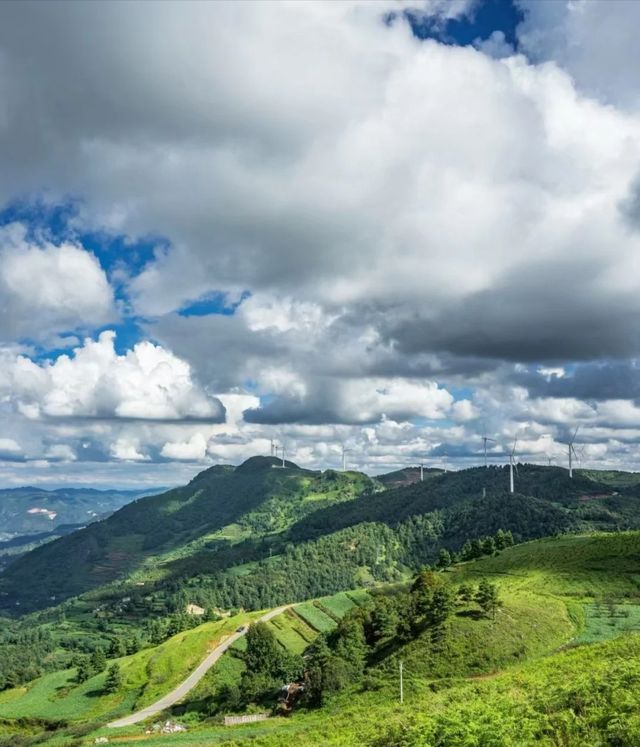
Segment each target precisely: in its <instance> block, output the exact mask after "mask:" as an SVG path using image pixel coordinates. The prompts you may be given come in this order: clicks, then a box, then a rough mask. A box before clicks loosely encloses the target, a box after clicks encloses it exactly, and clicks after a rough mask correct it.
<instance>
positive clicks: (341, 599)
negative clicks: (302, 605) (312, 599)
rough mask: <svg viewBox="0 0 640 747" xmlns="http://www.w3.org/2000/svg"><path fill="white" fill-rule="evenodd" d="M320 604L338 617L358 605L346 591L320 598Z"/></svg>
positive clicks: (333, 615)
mask: <svg viewBox="0 0 640 747" xmlns="http://www.w3.org/2000/svg"><path fill="white" fill-rule="evenodd" d="M318 605H319V606H320V607H321V608H322V609H323V610H324V611H326V612H328V613H329V615H331V616H332V617H337V618H341V617H344V615H346V614H347V612H348V611H349V610H350V609H353V607H356V606H357V605H356V602H355V601H354V600H353V599H352V598H351V597H350V596H349V595H348V594H347V593H346V592H344V591H343V592H340V593H339V594H334V595H333V596H330V597H322V598H321V599H318Z"/></svg>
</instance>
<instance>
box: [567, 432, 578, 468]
mask: <svg viewBox="0 0 640 747" xmlns="http://www.w3.org/2000/svg"><path fill="white" fill-rule="evenodd" d="M579 427H580V426H578V427H577V428H576V429H575V431H574V432H573V438H572V439H571V440H570V441H569V443H568V444H567V446H568V449H569V477H570V478H572V479H573V457H575V458H576V459H577V458H578V455H577V454H576V450H575V449H574V448H573V444H574V443H575V441H576V436H577V435H578V428H579Z"/></svg>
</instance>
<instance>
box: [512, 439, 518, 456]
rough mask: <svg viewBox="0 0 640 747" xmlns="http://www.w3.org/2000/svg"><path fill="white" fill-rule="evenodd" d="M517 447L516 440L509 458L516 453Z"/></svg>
mask: <svg viewBox="0 0 640 747" xmlns="http://www.w3.org/2000/svg"><path fill="white" fill-rule="evenodd" d="M517 445H518V439H517V438H516V440H515V441H514V442H513V449H511V456H513V455H514V454H515V453H516V446H517Z"/></svg>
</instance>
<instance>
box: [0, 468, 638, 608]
mask: <svg viewBox="0 0 640 747" xmlns="http://www.w3.org/2000/svg"><path fill="white" fill-rule="evenodd" d="M598 474H599V473H597V472H589V473H582V472H576V473H575V475H574V478H573V479H569V477H568V474H567V472H566V470H563V469H561V468H558V467H540V466H536V465H520V466H519V475H518V479H517V483H516V485H517V488H518V491H519V492H518V493H515V494H513V495H511V494H509V493H508V492H507V491H506V488H507V486H508V471H507V470H506V469H505V468H503V467H489V468H488V469H484V468H472V469H468V470H461V471H458V472H449V473H442V472H439V471H433V472H431V473H428V475H429V476H428V478H427V479H425V480H424V482H420V481H417V482H412V483H410V484H406V482H407V480H409V479H415V480H419V473H418V471H417V470H400V471H399V472H398V473H390V474H389V475H385V476H383V480H382V481H381V480H378V479H376V478H370V477H368V476H366V475H364V474H362V473H358V472H346V473H341V472H336V471H333V470H327V471H325V472H322V473H321V472H314V471H310V470H305V469H301V468H299V467H298V466H297V465H295V464H293V463H292V462H287V463H286V465H285V467H284V468H283V467H282V465H281V461H280V460H278V459H275V458H269V457H252V458H251V459H248V460H247V461H246V462H244V463H243V464H241V465H240V466H238V467H233V466H229V465H217V466H214V467H211V468H209V469H207V470H205V471H204V472H202V473H200V474H199V475H196V476H195V477H194V478H193V479H192V480H191V482H190V483H189V484H188V485H186V486H184V487H182V488H176V489H173V490H170V491H167V492H165V493H163V494H161V495H157V496H151V497H147V498H142V499H139V500H136V501H134V502H133V503H131V504H129V505H127V506H125V507H124V508H122V509H121V510H119V511H118V512H116V513H115V514H113V515H112V516H111V517H109V518H108V519H107V520H105V521H101V522H97V523H96V524H93V525H91V526H89V527H87V528H85V529H83V530H81V531H78V532H74V533H73V534H71V535H68V536H66V537H63V538H61V539H59V540H56V541H54V542H51V543H49V544H48V545H46V546H43V547H41V548H37V549H36V550H34V551H32V552H30V553H28V554H27V555H26V556H23V557H22V558H20V559H18V560H17V561H15V562H14V563H13V564H12V565H11V566H10V567H9V568H7V569H6V570H5V571H4V573H2V574H0V609H3V610H4V611H5V613H10V614H15V613H20V614H21V613H24V612H29V611H31V610H37V609H42V608H44V607H49V606H51V605H52V604H57V603H59V602H60V601H61V600H64V599H68V598H69V597H75V596H77V595H79V594H85V595H87V603H89V604H94V605H95V604H100V605H104V606H106V608H107V609H109V610H111V614H115V615H119V616H120V617H122V618H123V619H124V618H126V617H127V616H128V617H133V618H139V617H143V618H144V617H152V616H154V615H155V616H157V615H158V614H169V613H170V612H171V611H174V610H179V609H181V608H182V607H184V605H185V604H187V603H196V604H199V605H201V606H203V607H222V608H229V607H246V608H248V609H258V608H267V607H271V606H276V605H278V604H282V603H286V602H291V601H299V600H301V599H305V598H310V597H314V596H319V595H322V594H331V593H335V592H337V591H340V590H342V589H348V588H353V587H354V586H358V585H362V584H367V583H376V582H384V581H397V580H402V579H403V578H406V577H408V576H409V575H410V574H411V573H414V572H416V571H417V570H418V569H419V568H420V566H421V565H424V564H425V563H432V562H434V561H435V560H436V558H437V556H438V552H439V550H440V549H441V548H443V547H444V548H448V549H449V550H454V551H455V550H458V549H459V548H460V547H461V546H462V544H463V543H464V542H465V540H467V539H470V538H474V537H483V536H488V535H493V534H494V533H495V532H496V531H497V530H498V529H509V530H511V531H512V533H513V534H514V536H515V537H516V539H517V540H518V541H521V540H526V539H532V538H536V537H543V536H546V535H552V534H557V533H566V532H580V531H582V532H583V531H592V530H621V529H632V528H635V527H639V526H640V516H639V512H638V511H637V508H638V505H639V502H640V486H639V483H638V480H639V479H640V478H639V476H637V475H633V474H631V473H603V481H602V482H600V481H598ZM398 482H400V483H401V486H400V487H393V488H389V489H385V487H384V483H386V484H387V485H394V484H396V485H397V484H398ZM483 491H485V493H486V495H485V496H484V497H483ZM63 569H64V570H63ZM125 596H126V597H128V598H129V599H130V600H131V601H130V602H128V603H127V605H126V606H125V607H123V605H122V603H121V599H122V597H125Z"/></svg>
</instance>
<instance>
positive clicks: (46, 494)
mask: <svg viewBox="0 0 640 747" xmlns="http://www.w3.org/2000/svg"><path fill="white" fill-rule="evenodd" d="M148 494H149V491H148V490H146V491H145V490H93V489H91V488H60V489H58V490H43V489H42V488H34V487H24V488H8V489H7V488H5V489H0V541H5V540H9V539H12V538H14V537H17V536H19V535H25V534H30V535H33V534H39V533H41V532H44V533H47V532H51V531H52V530H54V529H55V528H56V527H59V526H61V525H65V524H76V525H83V524H88V523H89V522H92V521H96V519H100V518H104V517H105V516H106V515H108V514H110V513H113V512H114V511H117V509H119V508H121V507H122V506H124V505H125V504H127V503H130V502H131V501H132V500H134V499H135V498H138V497H140V496H141V495H148Z"/></svg>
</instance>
